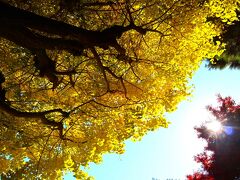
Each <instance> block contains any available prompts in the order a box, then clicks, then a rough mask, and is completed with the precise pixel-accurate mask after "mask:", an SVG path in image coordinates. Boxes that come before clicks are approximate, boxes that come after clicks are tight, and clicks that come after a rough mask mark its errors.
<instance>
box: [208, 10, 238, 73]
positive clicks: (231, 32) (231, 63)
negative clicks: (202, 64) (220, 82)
mask: <svg viewBox="0 0 240 180" xmlns="http://www.w3.org/2000/svg"><path fill="white" fill-rule="evenodd" d="M236 13H237V17H238V19H237V20H235V21H233V23H232V24H228V23H226V22H225V23H224V22H221V21H219V19H218V18H216V17H215V18H209V20H210V21H213V23H218V24H219V25H221V26H223V32H222V33H221V35H220V36H216V37H215V42H218V43H222V44H224V49H225V51H224V52H223V53H222V54H221V55H220V56H215V57H214V58H213V59H207V62H208V64H207V66H208V67H209V69H224V68H226V67H229V68H230V69H239V68H240V44H239V37H240V31H239V27H240V21H239V17H240V12H239V11H238V10H237V11H236Z"/></svg>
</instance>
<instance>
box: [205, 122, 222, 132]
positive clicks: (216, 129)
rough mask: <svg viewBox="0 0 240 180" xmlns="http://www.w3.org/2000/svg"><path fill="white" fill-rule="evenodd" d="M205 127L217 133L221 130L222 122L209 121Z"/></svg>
mask: <svg viewBox="0 0 240 180" xmlns="http://www.w3.org/2000/svg"><path fill="white" fill-rule="evenodd" d="M206 126H207V128H208V130H210V131H212V132H215V133H218V132H221V131H222V128H223V127H222V124H221V123H220V122H219V121H211V122H209V123H207V125H206Z"/></svg>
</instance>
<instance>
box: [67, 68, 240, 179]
mask: <svg viewBox="0 0 240 180" xmlns="http://www.w3.org/2000/svg"><path fill="white" fill-rule="evenodd" d="M239 77H240V70H228V69H225V70H221V71H220V70H210V71H209V70H208V69H207V68H205V65H204V64H203V65H202V66H201V68H200V69H199V70H198V71H197V72H196V74H195V75H194V77H193V79H192V80H191V82H190V83H191V84H194V86H195V89H194V92H193V96H192V97H190V101H184V102H182V103H181V104H180V105H179V106H178V109H177V111H175V112H174V113H171V114H168V115H167V118H168V120H170V121H171V122H172V124H170V125H169V127H168V128H167V129H163V128H161V129H159V130H158V131H155V132H150V133H149V134H148V135H147V136H145V137H144V138H143V139H142V140H141V141H140V142H135V143H134V142H131V141H127V142H126V152H125V153H124V154H123V155H115V154H106V155H105V156H104V159H103V162H102V163H101V164H99V165H95V164H91V165H90V169H88V172H89V174H90V175H92V176H94V177H95V179H96V180H152V179H153V178H155V179H157V180H166V179H173V180H184V179H186V178H185V177H186V175H187V174H191V173H192V172H193V170H194V169H197V168H199V166H198V165H197V164H196V163H195V162H194V160H193V156H194V155H196V154H197V153H199V152H201V151H202V150H203V146H204V142H203V141H201V140H199V139H198V138H197V136H196V133H195V132H194V130H193V127H194V126H195V125H197V124H199V123H200V122H201V121H204V120H207V119H209V118H210V116H209V115H208V114H207V111H206V109H205V107H206V105H209V104H212V105H216V94H218V93H220V94H221V95H222V96H223V97H224V96H232V97H233V98H234V99H235V100H236V101H237V102H239V101H240V97H239V96H240V94H239V89H240V83H239ZM64 179H67V180H71V179H73V178H72V177H71V175H69V176H65V178H64Z"/></svg>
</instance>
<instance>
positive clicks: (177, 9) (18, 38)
mask: <svg viewBox="0 0 240 180" xmlns="http://www.w3.org/2000/svg"><path fill="white" fill-rule="evenodd" d="M225 6H226V7H225ZM213 7H214V8H213ZM223 7H224V11H221V12H222V14H220V18H221V19H222V20H229V21H232V20H231V18H233V17H234V16H235V14H234V13H235V9H236V7H237V4H236V2H235V1H234V2H231V1H217V0H212V1H203V0H199V1H189V0H176V1H172V0H169V1H166V0H164V1H159V0H150V1H149V0H119V1H107V0H105V1H104V0H99V1H96V0H92V1H90V0H81V1H80V0H54V1H52V0H51V1H49V0H43V1H37V0H33V1H28V0H21V1H14V0H11V1H10V0H5V1H3V0H1V1H0V24H2V26H1V28H0V37H1V40H0V53H1V56H0V58H1V60H0V70H1V73H0V113H1V116H0V124H1V125H0V138H1V141H0V143H1V144H0V164H1V166H0V172H1V173H2V177H5V178H17V179H21V178H25V179H26V178H27V179H29V178H30V179H31V178H34V179H39V178H40V179H41V178H43V179H56V178H57V177H61V176H62V173H63V172H65V171H69V170H70V171H72V172H74V173H75V176H76V177H79V178H82V179H84V178H86V176H87V175H86V174H84V172H83V171H81V170H80V167H81V166H87V165H88V163H89V162H95V163H99V162H101V159H102V154H104V153H123V152H124V141H125V140H126V139H129V138H132V139H135V140H137V139H140V138H141V137H142V136H144V135H145V134H146V133H147V132H148V131H151V130H155V129H157V128H159V127H167V126H168V123H169V122H168V121H167V120H166V119H165V118H164V113H165V112H171V111H173V110H174V109H176V106H177V104H178V103H179V102H180V101H181V100H183V99H184V98H186V96H187V95H189V94H190V87H189V86H188V85H187V81H188V79H189V78H191V76H192V74H193V73H194V71H195V70H196V69H197V68H198V66H199V64H200V62H201V60H202V58H203V57H214V56H215V55H216V54H220V53H221V51H218V50H219V48H220V46H219V45H215V44H214V43H213V40H212V38H213V37H214V36H216V35H218V34H219V33H220V32H221V28H219V27H217V26H215V25H214V24H212V23H210V22H206V17H208V16H211V15H212V16H214V15H215V14H218V13H219V11H218V9H217V10H216V8H223ZM226 14H227V15H229V14H231V17H229V16H227V15H226Z"/></svg>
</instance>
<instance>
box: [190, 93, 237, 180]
mask: <svg viewBox="0 0 240 180" xmlns="http://www.w3.org/2000/svg"><path fill="white" fill-rule="evenodd" d="M218 102H219V106H218V107H217V108H214V107H211V106H209V107H208V110H209V111H210V112H211V113H212V115H213V116H214V117H215V118H216V121H218V122H220V123H221V124H222V126H223V127H222V129H221V130H220V131H219V132H215V133H213V132H212V131H210V130H209V129H208V123H206V124H204V125H202V126H201V127H197V128H196V130H197V132H198V136H199V138H203V139H205V140H206V141H207V146H206V148H205V151H204V152H203V153H201V154H199V155H197V156H196V157H195V160H196V161H197V162H198V163H201V164H202V168H203V170H201V171H199V172H196V173H194V174H193V175H189V176H187V177H188V179H189V180H197V179H209V180H213V179H217V180H225V179H229V180H230V179H232V180H234V179H239V178H240V156H239V150H240V136H239V127H240V105H239V104H236V103H235V102H234V100H233V99H232V98H231V97H226V98H222V97H221V96H218ZM209 152H212V153H209Z"/></svg>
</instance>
